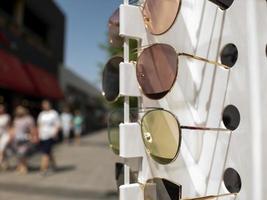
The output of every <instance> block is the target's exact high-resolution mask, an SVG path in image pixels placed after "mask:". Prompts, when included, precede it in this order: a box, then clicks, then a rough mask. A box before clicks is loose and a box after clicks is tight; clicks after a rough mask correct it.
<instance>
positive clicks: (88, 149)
mask: <svg viewBox="0 0 267 200" xmlns="http://www.w3.org/2000/svg"><path fill="white" fill-rule="evenodd" d="M55 155H56V159H57V163H58V167H59V171H58V172H56V173H55V174H52V175H50V176H47V177H42V176H41V175H40V173H39V170H38V168H39V161H40V156H39V155H37V156H35V157H34V158H32V159H31V160H30V165H31V168H32V170H31V172H30V173H29V174H28V175H18V174H16V172H2V173H0V199H1V200H17V199H19V200H76V199H77V200H115V199H118V197H117V193H116V182H115V180H114V163H115V161H116V160H117V159H118V158H117V157H116V156H115V155H113V153H112V152H111V150H110V149H109V148H108V141H107V133H106V131H100V132H98V133H95V134H91V135H89V136H87V137H84V138H83V139H82V141H81V145H80V146H75V145H66V144H64V145H59V146H58V147H57V148H56V150H55Z"/></svg>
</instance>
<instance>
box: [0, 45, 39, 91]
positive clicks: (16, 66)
mask: <svg viewBox="0 0 267 200" xmlns="http://www.w3.org/2000/svg"><path fill="white" fill-rule="evenodd" d="M0 87H2V88H7V89H11V90H14V91H18V92H21V93H25V94H34V92H35V91H34V86H33V84H32V82H31V81H30V80H29V78H28V75H27V72H26V71H25V69H24V67H23V65H22V64H21V62H20V60H19V59H18V58H16V57H15V56H14V55H12V54H10V53H8V52H6V51H4V50H3V49H0Z"/></svg>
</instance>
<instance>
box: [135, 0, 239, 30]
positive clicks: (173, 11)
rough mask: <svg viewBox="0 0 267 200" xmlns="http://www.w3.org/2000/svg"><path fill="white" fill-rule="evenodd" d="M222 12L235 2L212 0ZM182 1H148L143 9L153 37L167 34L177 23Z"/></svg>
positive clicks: (145, 21)
mask: <svg viewBox="0 0 267 200" xmlns="http://www.w3.org/2000/svg"><path fill="white" fill-rule="evenodd" d="M210 1H211V2H212V3H214V4H216V5H217V6H219V7H220V8H221V9H222V10H226V9H228V8H229V7H230V6H231V5H232V3H233V1H234V0H210ZM181 4H182V0H157V1H155V0H146V1H145V3H144V4H143V5H140V7H141V8H142V11H141V12H142V15H143V19H144V23H145V26H146V28H147V29H148V30H149V32H150V33H151V34H153V35H162V34H164V33H166V32H167V31H168V30H169V29H170V28H171V27H172V26H173V25H174V23H175V21H176V18H177V16H178V14H179V12H180V8H181Z"/></svg>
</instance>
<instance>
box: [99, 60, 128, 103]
mask: <svg viewBox="0 0 267 200" xmlns="http://www.w3.org/2000/svg"><path fill="white" fill-rule="evenodd" d="M123 60H124V59H123V58H122V57H120V56H115V57H113V58H111V59H110V60H109V61H108V62H107V63H106V65H105V68H104V70H103V74H102V94H103V96H104V97H105V99H106V100H107V101H108V102H111V103H112V102H115V101H117V100H118V98H119V93H120V63H121V62H123Z"/></svg>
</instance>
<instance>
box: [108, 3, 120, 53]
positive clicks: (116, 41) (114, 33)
mask: <svg viewBox="0 0 267 200" xmlns="http://www.w3.org/2000/svg"><path fill="white" fill-rule="evenodd" d="M108 29H109V42H110V44H111V46H112V47H117V48H119V47H122V45H123V38H122V37H120V36H119V34H120V10H119V8H118V9H117V10H116V11H115V12H114V13H113V14H112V15H111V17H110V18H109V21H108Z"/></svg>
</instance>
